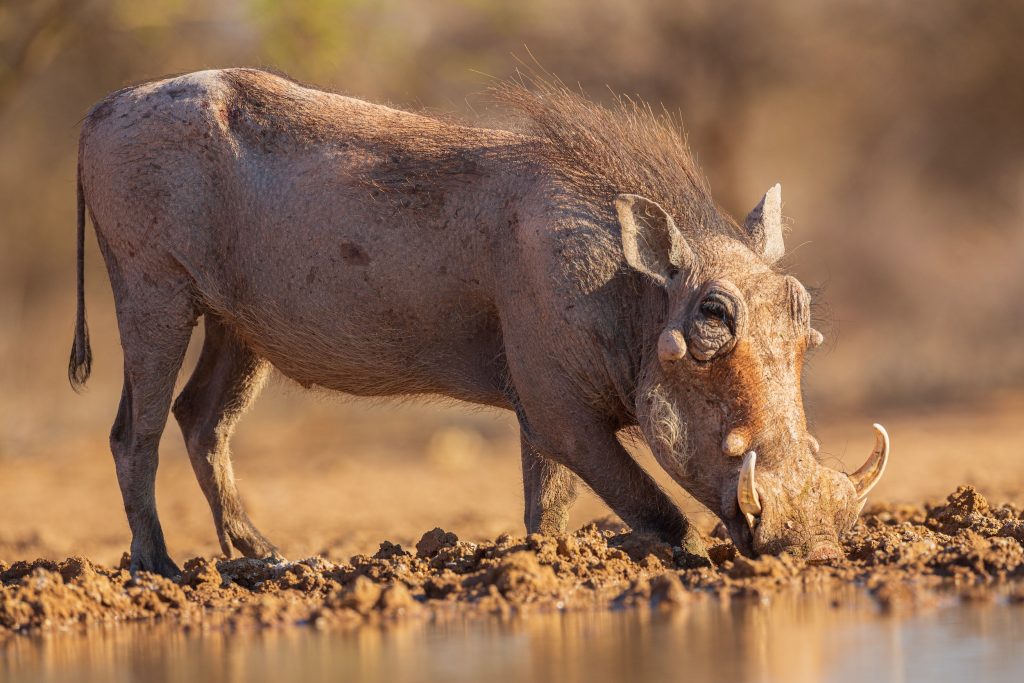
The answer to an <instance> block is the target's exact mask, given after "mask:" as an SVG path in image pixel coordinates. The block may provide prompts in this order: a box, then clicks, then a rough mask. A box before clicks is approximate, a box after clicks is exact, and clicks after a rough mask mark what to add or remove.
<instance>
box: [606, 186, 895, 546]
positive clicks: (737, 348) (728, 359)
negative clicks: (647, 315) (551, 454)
mask: <svg viewBox="0 0 1024 683" xmlns="http://www.w3.org/2000/svg"><path fill="white" fill-rule="evenodd" d="M781 204H782V198H781V189H780V187H779V186H778V185H776V186H775V187H773V188H772V189H771V190H769V191H768V193H767V194H765V196H764V198H763V199H762V200H761V202H760V203H759V204H758V205H757V206H756V207H755V208H754V210H753V211H752V212H751V213H750V215H749V216H748V217H747V219H746V221H745V224H744V226H743V227H744V228H745V230H746V232H747V238H746V239H737V238H735V237H730V236H727V235H724V234H711V235H704V236H702V238H701V239H699V240H687V238H686V237H685V236H684V235H683V233H682V232H681V231H680V230H679V229H678V228H677V226H676V224H675V222H674V221H673V219H672V217H671V216H670V215H669V214H668V213H667V212H666V211H665V210H664V209H662V207H661V206H660V205H658V204H656V203H655V202H653V201H650V200H648V199H645V198H643V197H640V196H637V195H619V196H618V197H617V198H616V200H615V208H616V210H617V213H618V218H619V222H620V224H621V228H622V241H623V249H624V252H625V256H626V261H627V263H628V264H629V265H630V266H631V267H632V268H634V269H635V270H638V271H640V272H642V273H644V274H645V275H647V276H648V277H649V278H651V279H652V280H653V281H654V282H655V283H656V284H657V285H658V286H660V287H663V288H664V291H665V293H666V295H667V297H665V300H666V301H667V309H666V310H667V316H666V317H664V318H663V319H659V320H658V322H657V324H656V329H653V330H651V331H650V332H651V334H650V340H651V341H650V343H649V347H650V348H648V349H645V350H644V354H645V355H644V360H643V369H642V377H641V381H640V386H639V391H638V393H637V414H638V419H639V422H640V426H641V428H642V429H643V431H644V435H645V437H646V439H647V441H648V443H649V444H650V446H651V448H652V450H653V451H654V454H655V456H656V458H657V459H658V461H659V462H660V464H661V465H662V466H663V467H664V468H665V469H666V470H667V471H668V472H669V473H670V474H672V476H673V477H674V478H675V479H676V480H677V481H678V482H679V483H680V484H681V485H682V486H684V487H685V488H686V489H687V490H688V491H689V492H690V493H691V494H692V495H694V496H695V497H696V498H697V499H698V500H700V501H701V502H702V503H703V504H704V505H706V506H707V507H708V508H710V509H711V510H712V511H713V512H715V513H716V514H717V515H719V517H721V519H722V521H723V522H724V523H725V525H726V527H727V528H728V529H729V533H730V535H731V536H732V538H733V541H734V542H735V543H736V545H737V547H738V548H739V549H740V550H741V551H742V552H744V553H746V554H749V555H756V554H760V553H779V552H783V551H787V552H790V553H794V554H797V555H801V556H805V557H807V558H808V560H810V561H827V560H830V559H835V558H838V557H841V550H840V544H839V537H840V535H841V534H842V533H843V532H845V531H846V530H847V529H849V528H850V527H851V526H852V525H853V524H854V522H855V520H856V518H857V516H858V515H859V513H860V510H861V509H862V508H863V506H864V502H865V497H866V496H867V493H868V491H870V490H871V488H872V487H873V486H874V485H875V484H876V483H877V481H878V479H879V477H880V476H881V475H882V472H883V470H884V469H885V465H886V461H887V459H888V456H889V439H888V436H887V435H886V433H885V430H883V429H882V428H881V427H880V426H878V425H875V430H876V433H877V434H876V437H877V438H876V446H875V450H874V452H873V453H872V454H871V456H870V457H869V458H868V460H867V462H866V463H865V464H864V466H863V467H861V468H860V469H859V470H857V471H856V472H855V473H853V474H850V475H847V474H844V473H842V472H839V471H837V470H834V469H831V468H828V467H825V466H823V465H822V464H820V463H819V461H818V459H817V453H818V442H817V440H815V438H814V437H813V436H811V435H810V434H809V433H808V431H807V423H806V419H805V417H804V409H803V398H802V396H801V385H800V377H801V371H802V368H803V363H804V356H805V354H806V353H807V352H808V350H810V349H812V348H813V347H815V346H818V345H819V344H821V342H822V335H821V334H820V333H819V332H818V331H817V330H815V329H813V328H812V327H811V317H810V296H809V294H808V293H807V290H806V289H804V287H803V285H801V284H800V282H799V281H798V280H797V279H796V278H794V277H792V276H790V275H785V274H782V273H779V272H777V271H775V270H773V269H772V267H771V266H772V264H773V263H774V262H775V261H776V260H778V259H779V257H781V256H782V255H783V252H784V246H783V242H782V213H781Z"/></svg>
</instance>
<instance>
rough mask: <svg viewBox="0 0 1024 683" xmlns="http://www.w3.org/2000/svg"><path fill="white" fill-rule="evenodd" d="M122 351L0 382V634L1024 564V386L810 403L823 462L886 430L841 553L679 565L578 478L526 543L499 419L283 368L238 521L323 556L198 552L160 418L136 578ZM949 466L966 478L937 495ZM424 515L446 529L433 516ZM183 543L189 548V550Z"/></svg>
mask: <svg viewBox="0 0 1024 683" xmlns="http://www.w3.org/2000/svg"><path fill="white" fill-rule="evenodd" d="M61 343H63V340H62V341H61ZM61 348H63V346H62V347H61ZM115 360H116V358H115V359H114V360H111V361H109V363H107V364H106V365H104V366H103V368H105V370H103V369H102V368H101V369H100V370H99V371H98V373H97V376H96V377H95V378H94V381H93V382H92V384H91V385H90V388H89V390H88V392H87V393H86V394H85V395H83V396H75V395H73V394H72V393H71V392H70V391H69V390H67V389H66V387H65V385H64V380H63V378H62V377H60V376H59V375H60V371H61V368H59V367H56V368H54V369H53V372H52V374H53V375H54V376H53V377H43V378H36V380H35V381H34V383H32V384H26V385H25V386H26V387H31V389H26V390H25V391H23V392H17V391H8V392H0V580H2V585H3V588H2V590H0V633H3V634H5V635H10V634H12V633H16V632H20V631H23V630H29V631H31V630H33V629H46V630H54V629H58V628H62V627H64V626H68V625H77V624H82V623H106V622H116V621H125V620H135V619H140V620H152V619H162V620H164V621H167V622H169V623H176V624H182V625H184V626H186V627H188V628H200V629H202V628H210V629H214V628H246V627H249V626H255V625H261V624H293V623H302V624H312V625H323V626H329V625H332V624H337V625H342V624H346V625H352V624H361V623H365V622H366V621H368V620H370V621H374V620H387V619H392V618H395V617H396V615H403V616H402V618H405V619H409V618H415V619H435V618H443V617H444V616H445V615H448V614H463V613H474V614H475V613H479V614H491V613H495V614H500V615H510V614H519V613H524V612H533V611H539V610H559V609H567V608H568V609H584V608H591V607H595V606H597V607H601V608H606V607H622V608H627V607H628V608H634V607H639V608H641V609H646V608H647V607H648V606H654V608H656V609H667V608H668V607H670V606H677V607H680V608H683V609H685V605H686V604H689V603H691V602H693V601H695V600H707V599H717V598H716V596H718V597H725V596H728V597H730V598H733V597H743V596H746V597H748V598H752V599H756V600H765V599H770V597H771V595H772V594H774V593H775V592H776V591H780V590H786V589H790V588H794V587H795V588H798V589H799V588H801V587H804V586H808V587H811V586H813V587H821V586H825V587H827V586H829V585H832V584H833V583H837V584H841V585H843V586H847V585H848V584H850V583H851V582H856V583H858V584H860V585H863V586H864V588H865V589H866V590H868V591H870V592H871V594H872V595H874V596H875V597H876V599H877V601H878V604H879V605H881V606H882V607H883V608H884V609H887V610H894V611H899V610H905V609H918V608H923V607H927V606H928V605H930V604H931V603H932V602H933V601H935V600H938V599H940V598H941V596H942V595H947V596H948V595H954V594H955V595H956V596H959V597H966V598H968V599H985V600H987V599H993V596H995V595H1000V596H1005V595H1007V594H1008V593H1007V592H1009V593H1012V594H1015V593H1013V591H1014V590H1015V587H1014V584H1015V583H1016V582H1017V581H1024V569H1021V564H1022V561H1024V553H1022V547H1021V542H1022V541H1024V533H1022V531H1021V527H1022V524H1024V523H1022V521H1021V512H1020V511H1021V510H1022V509H1024V456H1022V454H1021V451H1020V447H1019V444H1020V443H1022V442H1024V421H1022V420H1021V419H1020V416H1021V415H1022V414H1024V396H1022V395H1019V394H1009V395H1004V396H998V397H993V398H992V399H991V400H989V401H987V402H974V403H972V404H969V405H967V404H960V405H957V404H953V405H947V406H945V407H942V408H928V407H924V408H917V409H910V410H894V409H891V410H872V411H871V412H870V414H864V415H859V416H858V415H852V414H849V413H848V412H847V411H841V412H839V413H838V414H836V413H833V414H829V413H828V411H820V410H819V411H817V412H819V413H823V414H822V415H821V416H820V417H818V419H817V420H816V423H815V424H814V425H813V426H812V431H813V433H815V434H816V435H817V436H818V437H819V438H820V440H821V442H822V444H823V457H824V459H825V462H826V463H827V464H829V465H831V466H834V467H838V468H842V469H845V470H847V471H850V470H852V469H853V468H855V467H856V466H858V465H859V464H860V462H861V461H863V459H864V457H866V456H867V454H868V452H869V451H870V448H871V445H872V443H873V437H872V434H871V430H870V423H871V422H872V421H879V422H882V423H883V424H885V425H886V426H887V427H888V429H889V432H890V434H891V435H892V438H893V456H892V460H891V462H890V466H889V468H888V471H887V473H886V476H885V478H884V479H883V481H882V482H881V483H880V484H879V486H878V487H877V488H876V489H875V491H874V492H873V493H872V501H871V503H869V507H868V512H867V514H866V515H865V517H864V518H863V520H862V524H861V525H859V526H858V527H857V529H856V531H855V532H854V533H853V534H852V535H851V536H850V537H849V538H848V539H847V549H848V551H849V554H850V558H849V560H848V561H846V562H844V563H842V564H840V565H837V566H827V567H806V566H803V565H802V564H801V563H800V562H799V561H796V560H792V559H787V558H783V559H777V558H765V559H761V560H756V561H750V560H746V559H744V558H741V557H736V556H735V553H734V552H733V550H732V548H731V546H730V545H729V544H728V543H727V542H724V541H720V540H716V539H713V538H712V540H711V543H712V545H713V550H712V554H713V556H714V559H715V560H716V566H715V567H714V568H708V569H702V570H683V569H681V568H680V567H678V566H677V565H676V563H675V556H674V552H673V549H672V548H670V547H667V546H665V545H663V544H660V543H657V542H652V541H651V540H650V539H643V538H636V537H633V536H630V535H624V534H623V533H621V527H618V526H617V525H616V522H615V520H614V518H613V517H609V515H610V512H609V510H608V509H607V508H606V507H605V506H604V505H603V504H602V503H601V502H600V501H599V500H598V499H597V498H596V497H594V496H593V495H592V494H590V493H588V492H584V493H583V494H582V495H581V498H580V500H579V501H578V502H577V503H576V505H575V506H574V508H573V512H572V516H571V518H570V528H573V529H580V530H579V531H578V532H577V533H575V534H573V535H572V536H571V537H566V538H563V539H554V538H539V537H533V538H523V537H522V533H523V532H522V529H523V527H522V521H521V519H522V517H521V515H522V484H521V480H520V476H521V475H520V471H519V470H520V466H519V452H518V450H519V440H518V434H517V431H516V426H515V421H514V419H513V418H511V417H510V416H509V415H504V414H499V413H493V412H486V411H484V412H481V411H472V410H467V409H466V408H465V407H464V406H463V407H438V406H434V405H417V404H414V405H397V406H396V405H395V404H393V403H388V404H383V405H374V404H367V403H365V402H345V401H338V400H335V399H330V400H324V399H323V398H322V397H316V396H313V395H310V394H309V393H308V392H305V391H302V390H299V389H296V388H294V387H293V386H291V385H289V384H287V383H283V382H281V381H280V380H275V381H274V383H272V385H271V386H270V387H269V388H268V389H267V390H266V391H265V392H264V395H263V396H261V398H260V400H259V402H258V403H257V405H256V407H255V408H254V410H253V411H251V413H250V414H248V415H247V416H246V417H245V419H244V420H243V421H242V424H241V425H240V428H239V431H238V433H237V434H236V437H235V439H234V441H233V447H234V452H235V456H236V457H235V472H236V475H237V477H238V485H239V489H240V491H241V492H242V495H243V498H244V501H245V503H246V506H247V508H248V510H249V513H250V516H251V517H252V519H253V521H254V522H255V523H256V525H257V526H258V527H259V528H260V530H261V531H263V532H264V533H265V534H266V535H267V536H268V537H269V538H270V539H271V540H272V541H274V542H275V543H276V544H277V545H278V546H279V547H280V548H281V550H282V551H283V553H284V555H285V556H286V557H288V558H290V559H292V560H297V559H299V558H308V557H316V558H321V559H310V560H300V561H298V562H295V563H291V564H280V565H270V564H267V563H262V562H254V561H249V560H231V561H226V562H225V561H218V560H216V559H214V558H217V557H218V555H219V554H220V548H219V546H218V544H217V540H216V537H215V534H214V530H213V524H212V520H211V517H210V511H209V507H208V506H207V504H206V501H205V499H204V498H203V496H202V494H201V492H200V490H199V487H198V485H197V484H196V482H195V477H194V475H193V474H192V471H191V467H190V465H189V462H188V457H187V455H186V453H185V450H184V447H183V444H182V439H181V435H180V433H179V432H178V430H177V427H176V426H175V425H174V423H173V420H172V421H171V423H170V424H169V425H168V428H167V431H166V433H165V435H164V439H163V441H162V443H161V461H160V472H159V475H158V480H157V504H158V508H159V511H160V515H161V520H162V522H163V526H164V531H165V535H166V537H167V542H168V547H169V549H170V552H171V555H172V557H173V558H174V559H175V560H177V561H178V563H179V565H181V566H183V568H185V569H186V572H185V577H184V579H183V581H182V582H181V583H173V582H169V581H167V580H165V579H162V578H157V577H150V576H142V577H140V578H139V579H138V580H137V581H135V580H132V579H131V578H130V576H129V575H128V573H127V572H126V571H123V570H121V569H119V568H118V565H119V562H120V561H121V558H122V554H123V553H124V551H125V550H126V549H127V548H128V545H129V541H130V537H129V533H128V528H127V524H126V521H125V516H124V510H123V508H122V504H121V499H120V493H119V491H118V487H117V481H116V477H115V474H114V468H113V464H112V461H111V457H110V454H109V451H108V449H107V443H106V434H107V432H108V430H109V424H110V422H111V420H112V417H113V414H114V412H115V410H116V405H117V399H118V392H119V383H118V378H117V375H118V373H117V367H116V363H115V362H114V361H115ZM46 367H47V368H49V366H46ZM50 388H52V390H51V389H50ZM637 455H638V458H639V459H640V461H641V463H642V464H643V465H644V466H645V467H648V469H650V470H651V471H652V473H654V474H655V476H656V477H657V478H658V480H659V482H661V483H662V484H663V485H664V486H665V487H666V489H667V490H668V491H669V492H670V494H671V495H673V496H674V497H675V499H676V500H677V502H678V503H679V505H680V506H681V507H682V508H683V509H684V510H686V511H687V512H688V513H689V514H690V515H691V517H692V518H693V519H694V520H695V521H696V523H697V524H698V526H699V527H700V528H701V529H703V530H704V531H705V532H706V533H707V534H708V536H709V537H711V535H712V533H713V529H714V525H715V520H714V519H712V518H711V517H710V516H709V515H708V514H707V513H706V512H702V509H701V508H700V506H699V505H697V504H696V503H695V502H694V501H693V500H692V499H690V498H688V497H687V496H686V495H685V494H684V493H683V492H682V491H681V490H680V489H679V488H678V487H677V486H675V485H674V484H673V483H672V482H671V481H669V480H668V478H667V477H666V476H665V475H664V473H663V472H661V471H660V470H659V469H658V468H657V467H656V466H655V465H653V464H652V462H651V459H650V457H649V456H648V455H646V454H644V453H638V454H637ZM963 484H970V485H971V486H973V488H970V489H963V490H961V491H959V492H958V493H956V494H955V495H954V498H953V499H952V500H951V501H949V502H944V501H945V498H946V496H947V495H948V494H949V493H950V492H951V491H955V490H957V488H958V487H959V486H960V485H963ZM979 492H980V493H979ZM982 494H983V495H984V496H985V497H987V498H988V499H989V500H990V501H998V503H999V504H997V505H990V504H988V503H985V502H983V499H982V497H981V495H982ZM924 501H932V504H931V505H926V504H925V503H924ZM1004 503H1005V504H1004ZM594 519H604V520H606V521H604V522H601V523H599V524H597V525H596V526H595V525H592V524H590V520H594ZM435 527H441V528H442V529H444V530H445V532H443V533H435V532H429V531H428V530H431V529H434V528H435ZM425 531H428V533H426V534H425V535H424V532H425ZM449 533H450V534H451V535H448V534H449ZM383 539H388V540H387V542H383V543H382V540H383ZM196 557H199V558H206V559H200V560H191V561H186V560H187V558H196ZM67 558H72V559H67ZM76 558H88V559H76ZM999 599H1003V597H1000V598H999Z"/></svg>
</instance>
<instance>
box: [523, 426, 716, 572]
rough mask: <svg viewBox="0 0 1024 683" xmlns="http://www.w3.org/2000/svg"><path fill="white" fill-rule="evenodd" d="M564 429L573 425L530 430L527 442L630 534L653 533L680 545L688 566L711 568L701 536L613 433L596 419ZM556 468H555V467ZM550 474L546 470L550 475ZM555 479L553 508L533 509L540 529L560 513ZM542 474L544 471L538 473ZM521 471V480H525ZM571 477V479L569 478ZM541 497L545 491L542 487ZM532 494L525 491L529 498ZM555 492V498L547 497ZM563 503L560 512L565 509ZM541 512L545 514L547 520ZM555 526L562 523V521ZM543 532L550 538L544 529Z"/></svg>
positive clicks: (552, 482) (551, 479)
mask: <svg viewBox="0 0 1024 683" xmlns="http://www.w3.org/2000/svg"><path fill="white" fill-rule="evenodd" d="M573 418H574V419H573V420H571V421H568V420H567V421H566V422H565V423H564V424H572V425H573V426H572V427H571V428H568V429H566V428H561V429H557V430H553V429H548V430H545V429H544V428H543V427H541V431H539V432H538V431H533V430H531V429H530V428H529V427H527V428H525V429H524V432H526V433H529V434H531V435H532V437H531V441H532V442H533V443H535V444H537V447H536V448H537V449H539V450H540V451H541V452H544V453H549V454H550V455H551V457H552V458H554V459H557V461H558V463H561V466H563V467H566V468H568V470H571V472H574V473H575V474H576V475H578V476H579V477H580V478H581V479H583V481H584V482H586V483H587V485H588V486H590V488H591V489H593V490H594V492H595V493H596V494H597V495H598V496H600V497H601V499H602V500H604V501H605V502H606V503H607V504H608V506H609V507H610V508H611V509H612V510H614V511H615V513H616V514H617V515H618V516H619V517H620V518H621V519H622V521H624V522H625V523H626V524H628V525H629V526H630V528H631V529H633V531H636V532H641V533H653V534H655V535H657V536H658V537H659V538H661V539H662V540H664V541H665V542H666V543H670V544H672V545H673V546H681V547H682V548H683V551H684V554H685V555H686V558H687V562H686V563H687V565H689V566H709V565H710V560H709V559H708V554H707V549H706V548H705V546H704V541H703V540H702V538H701V535H700V533H699V532H698V531H697V530H696V528H694V527H693V525H692V524H690V521H689V520H688V519H687V518H686V515H684V514H683V512H682V511H681V510H680V509H679V507H678V506H677V505H676V504H675V503H674V502H673V501H672V499H671V498H669V497H668V495H667V494H666V493H665V492H664V491H663V490H662V489H661V487H659V486H658V484H657V482H655V481H654V479H652V478H651V476H650V475H649V474H647V472H645V471H644V469H643V468H642V467H640V465H639V464H638V463H637V462H636V460H634V459H633V457H632V456H631V455H630V454H629V452H628V451H626V449H625V448H623V446H622V444H621V443H619V440H618V438H617V437H616V436H615V430H614V429H612V428H610V427H609V426H605V425H604V424H601V421H600V420H586V419H580V416H579V415H576V416H573ZM523 444H524V446H523V461H524V464H525V463H526V461H527V455H526V454H527V448H528V444H527V440H526V437H525V436H524V437H523ZM558 463H552V464H555V465H556V467H557V466H558ZM551 471H552V470H549V472H551ZM553 471H554V473H555V475H554V476H553V477H551V476H549V479H548V481H549V489H548V493H549V497H548V498H547V500H548V501H553V502H554V503H555V504H554V505H548V506H547V508H545V506H544V504H543V501H544V500H545V498H544V497H543V495H541V498H540V500H541V501H542V503H541V504H540V505H538V506H537V508H536V510H537V518H536V519H537V521H538V524H539V525H543V524H544V523H545V521H546V519H547V520H551V519H552V517H553V516H554V515H556V514H560V509H559V507H558V503H559V502H561V501H562V500H564V496H563V497H562V498H558V497H557V493H558V487H557V483H558V482H564V481H565V478H564V477H562V476H560V475H559V474H558V472H559V471H558V470H557V469H555V470H553ZM541 473H543V470H541ZM525 476H526V475H525V472H524V479H525ZM569 476H570V477H571V476H572V475H571V474H570V475H569ZM540 488H541V490H542V492H543V486H541V487H540ZM529 493H530V490H529V489H528V490H527V494H528V496H529ZM551 493H554V494H556V495H555V496H551V495H550V494H551ZM567 506H568V504H567V503H566V504H564V506H563V508H562V509H566V513H567ZM530 511H531V508H530V498H529V497H528V499H527V530H529V531H533V529H531V528H530V524H531V517H530ZM545 513H546V514H547V515H548V516H547V518H545V516H544V515H545ZM559 523H560V524H562V525H563V528H564V524H565V520H564V518H563V519H560V520H559ZM544 533H550V532H548V531H547V530H544Z"/></svg>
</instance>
